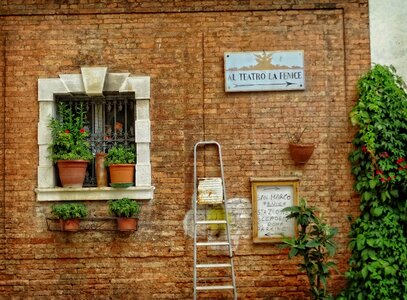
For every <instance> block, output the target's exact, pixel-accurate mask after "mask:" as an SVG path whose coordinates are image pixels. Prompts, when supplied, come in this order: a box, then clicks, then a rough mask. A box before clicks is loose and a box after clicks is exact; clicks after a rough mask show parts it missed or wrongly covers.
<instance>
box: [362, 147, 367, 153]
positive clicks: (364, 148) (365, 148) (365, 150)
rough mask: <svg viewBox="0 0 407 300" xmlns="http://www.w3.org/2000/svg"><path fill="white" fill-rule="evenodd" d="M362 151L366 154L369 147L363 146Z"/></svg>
mask: <svg viewBox="0 0 407 300" xmlns="http://www.w3.org/2000/svg"><path fill="white" fill-rule="evenodd" d="M362 151H363V152H364V153H366V152H367V147H366V145H363V146H362Z"/></svg>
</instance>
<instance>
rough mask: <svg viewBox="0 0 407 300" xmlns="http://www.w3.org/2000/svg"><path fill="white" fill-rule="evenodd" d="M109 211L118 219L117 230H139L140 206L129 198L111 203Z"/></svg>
mask: <svg viewBox="0 0 407 300" xmlns="http://www.w3.org/2000/svg"><path fill="white" fill-rule="evenodd" d="M109 211H110V213H112V214H113V215H114V216H116V217H117V218H118V219H117V229H118V230H119V231H133V230H137V224H138V218H137V217H138V215H139V213H140V204H139V203H138V202H137V201H134V200H130V199H129V198H122V199H119V200H110V201H109Z"/></svg>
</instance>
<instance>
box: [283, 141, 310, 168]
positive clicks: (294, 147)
mask: <svg viewBox="0 0 407 300" xmlns="http://www.w3.org/2000/svg"><path fill="white" fill-rule="evenodd" d="M288 146H289V150H290V154H291V158H292V159H293V161H294V163H295V164H296V165H302V164H305V163H306V162H307V161H308V160H309V159H310V157H311V155H312V153H313V152H314V149H315V145H314V144H291V143H290V144H288Z"/></svg>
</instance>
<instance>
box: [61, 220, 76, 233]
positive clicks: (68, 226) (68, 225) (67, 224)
mask: <svg viewBox="0 0 407 300" xmlns="http://www.w3.org/2000/svg"><path fill="white" fill-rule="evenodd" d="M80 222H81V220H80V219H68V220H62V219H60V220H59V224H60V225H61V230H62V231H78V230H79V223H80Z"/></svg>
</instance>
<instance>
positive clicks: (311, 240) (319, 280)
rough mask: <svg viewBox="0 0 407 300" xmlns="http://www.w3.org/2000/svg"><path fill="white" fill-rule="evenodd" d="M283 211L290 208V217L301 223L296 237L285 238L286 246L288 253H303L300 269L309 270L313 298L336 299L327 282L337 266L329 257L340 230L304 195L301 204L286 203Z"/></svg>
mask: <svg viewBox="0 0 407 300" xmlns="http://www.w3.org/2000/svg"><path fill="white" fill-rule="evenodd" d="M283 211H285V212H289V214H288V215H287V218H288V219H291V218H293V219H295V221H296V224H297V225H298V226H299V232H298V236H297V237H293V238H285V239H284V240H283V242H284V243H285V245H283V247H284V246H285V247H290V249H291V250H290V252H289V254H288V257H289V258H292V257H294V256H302V257H303V263H301V264H300V269H301V270H304V271H306V273H307V276H308V280H309V284H310V292H311V296H312V298H313V299H321V300H322V299H333V298H332V295H331V294H329V293H328V290H327V286H326V285H327V279H328V278H329V277H330V272H329V271H330V269H331V268H335V269H336V264H335V263H334V262H333V261H329V257H331V256H333V255H334V254H335V251H336V244H335V242H334V240H333V238H334V236H335V235H336V234H337V232H338V230H337V229H336V228H331V227H330V226H329V225H328V224H326V223H324V222H323V221H322V220H321V219H320V218H319V217H318V216H317V215H316V214H315V211H316V209H315V208H313V207H308V206H307V202H306V201H305V199H301V200H300V205H299V206H291V207H286V208H284V209H283Z"/></svg>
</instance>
